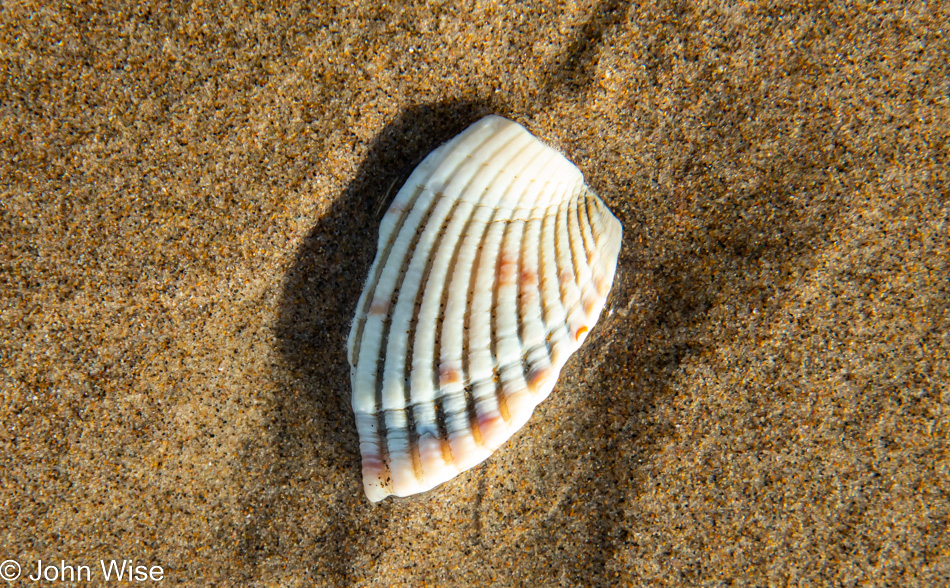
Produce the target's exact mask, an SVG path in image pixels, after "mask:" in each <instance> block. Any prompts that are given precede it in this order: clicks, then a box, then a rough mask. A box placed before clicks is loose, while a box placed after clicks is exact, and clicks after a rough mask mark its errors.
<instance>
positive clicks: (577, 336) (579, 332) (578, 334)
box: [574, 325, 590, 341]
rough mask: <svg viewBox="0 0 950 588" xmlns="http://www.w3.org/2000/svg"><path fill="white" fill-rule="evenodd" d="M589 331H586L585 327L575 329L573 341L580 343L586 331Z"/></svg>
mask: <svg viewBox="0 0 950 588" xmlns="http://www.w3.org/2000/svg"><path fill="white" fill-rule="evenodd" d="M589 330H590V329H588V328H587V326H586V325H585V326H583V327H581V328H579V329H577V331H576V332H575V333H574V340H575V341H580V340H581V339H582V338H583V337H584V335H586V334H587V331H589Z"/></svg>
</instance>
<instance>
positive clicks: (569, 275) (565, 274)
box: [557, 270, 574, 286]
mask: <svg viewBox="0 0 950 588" xmlns="http://www.w3.org/2000/svg"><path fill="white" fill-rule="evenodd" d="M557 279H558V281H559V282H560V283H561V285H562V286H565V285H567V284H570V283H571V282H573V281H574V273H573V272H569V271H567V270H561V272H560V273H558V275H557Z"/></svg>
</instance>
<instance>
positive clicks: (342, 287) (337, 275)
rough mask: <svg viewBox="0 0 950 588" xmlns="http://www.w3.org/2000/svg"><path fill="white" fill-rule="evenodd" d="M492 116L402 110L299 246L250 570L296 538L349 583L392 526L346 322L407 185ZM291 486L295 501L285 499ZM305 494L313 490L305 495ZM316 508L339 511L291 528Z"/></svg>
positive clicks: (320, 567)
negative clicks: (367, 481)
mask: <svg viewBox="0 0 950 588" xmlns="http://www.w3.org/2000/svg"><path fill="white" fill-rule="evenodd" d="M494 111H495V110H493V109H492V108H491V106H490V105H489V104H488V103H483V102H447V103H440V104H433V105H421V106H416V107H412V108H409V109H407V110H406V111H404V112H403V113H402V114H401V115H400V116H399V117H397V118H396V120H395V121H394V122H392V123H391V124H390V125H388V126H387V127H385V128H384V129H383V130H382V131H381V132H380V133H379V135H378V136H377V137H376V139H375V140H374V142H373V145H372V147H371V148H370V150H369V154H368V155H367V157H366V159H365V160H364V162H363V164H362V165H361V166H360V169H359V170H358V171H357V173H356V176H355V178H354V180H353V181H352V182H351V183H350V185H349V186H348V187H347V188H346V190H345V191H344V192H343V193H342V194H340V195H339V197H337V198H335V199H334V202H333V204H332V206H331V208H330V210H329V212H327V213H326V214H324V215H323V216H321V217H320V218H319V219H318V220H317V223H316V224H315V225H314V227H313V228H312V229H311V230H310V231H309V233H308V234H307V236H306V237H305V238H304V239H303V241H302V243H301V245H300V247H299V248H298V250H297V252H296V256H295V259H294V263H293V265H292V266H291V268H290V270H289V271H288V272H287V274H286V277H285V281H284V285H283V290H282V294H281V298H280V303H279V309H278V317H277V322H276V326H275V334H276V339H277V344H278V349H279V352H280V356H281V359H282V365H281V366H279V368H278V369H282V370H285V372H286V373H285V376H286V377H285V378H283V380H284V381H286V382H289V386H288V387H287V388H286V389H282V390H279V391H278V396H277V397H276V398H275V399H274V404H273V406H272V407H270V411H269V415H268V420H269V423H268V431H269V437H270V438H269V439H268V440H267V441H266V446H265V447H264V448H263V449H262V453H261V454H260V455H258V456H256V459H258V460H259V459H264V460H269V462H270V463H267V464H266V465H263V466H262V465H257V466H256V467H257V468H258V469H263V470H265V477H264V479H263V480H262V481H261V482H260V484H259V485H258V487H257V488H256V490H255V491H254V492H253V493H252V495H251V496H249V497H248V502H249V503H250V505H251V507H252V509H251V510H253V511H254V512H255V516H254V518H253V520H254V522H253V523H252V524H251V525H249V526H248V528H247V529H246V530H245V532H244V537H243V541H242V549H241V551H242V555H243V557H244V558H245V559H246V560H247V561H248V563H249V564H250V565H249V567H252V568H253V567H258V566H260V565H262V564H263V563H264V562H265V561H266V560H267V558H270V557H272V556H275V555H278V554H279V550H280V545H281V544H282V543H283V542H285V541H287V540H288V535H290V536H291V539H290V540H292V541H296V542H297V543H298V544H299V543H310V544H312V546H311V550H310V553H311V554H312V559H311V564H310V572H311V578H313V579H314V580H321V581H327V582H329V583H330V584H332V585H345V584H348V583H349V580H350V565H351V562H352V561H354V560H355V556H356V554H355V553H354V550H356V549H358V548H359V546H360V545H361V544H365V543H367V542H369V543H371V542H372V541H371V539H372V536H373V535H374V534H379V533H381V532H383V531H384V530H385V528H386V522H385V517H384V516H383V514H382V513H383V512H384V510H385V509H379V508H377V509H373V508H372V507H370V506H369V503H368V502H367V501H366V500H365V498H364V497H363V488H362V481H361V477H360V455H359V440H358V437H357V434H356V430H355V427H354V426H353V415H352V411H351V409H350V396H349V394H350V392H349V365H348V363H347V358H346V337H347V335H348V333H349V327H350V321H351V320H352V317H353V315H354V313H355V307H356V302H357V298H358V297H359V293H360V291H361V290H362V288H363V282H364V280H365V278H366V274H367V272H368V271H369V266H370V264H371V263H372V260H373V255H374V254H375V251H376V241H377V237H378V231H379V221H380V218H381V216H382V213H383V211H385V209H386V207H387V206H388V203H389V201H391V200H392V198H393V197H394V196H395V193H396V192H397V191H398V189H399V187H400V185H401V184H402V182H403V181H404V180H405V178H406V177H408V175H409V173H410V172H411V171H412V170H413V168H414V167H415V166H416V165H417V164H418V163H419V162H420V161H421V160H422V159H423V158H424V157H425V155H426V154H428V153H429V152H430V151H431V150H432V149H434V148H435V147H437V146H438V145H440V144H442V143H444V142H445V141H447V140H448V139H450V138H451V137H453V136H454V135H456V134H458V133H459V132H461V131H462V130H463V129H464V128H465V127H467V126H468V125H470V124H471V123H473V122H474V121H476V120H478V119H479V118H481V117H482V116H484V115H486V114H488V113H490V112H494ZM246 458H247V459H254V458H255V456H251V455H248V456H246ZM340 480H343V482H342V484H341V482H340ZM291 488H293V489H295V491H296V493H297V494H298V495H297V496H291V495H289V493H288V492H289V489H291ZM301 488H304V489H306V490H307V491H308V492H304V493H303V494H302V495H301V493H300V489H301ZM285 489H287V492H285V491H284V490H285ZM308 500H310V501H313V502H316V501H318V500H324V501H325V500H328V501H329V502H330V511H331V512H332V513H333V516H332V521H330V522H329V524H328V525H327V526H326V527H325V528H324V529H322V530H321V531H320V536H318V537H314V536H313V532H312V531H307V530H306V529H304V528H303V527H302V526H301V524H300V522H299V521H294V520H288V515H293V514H294V513H296V514H298V515H299V514H300V512H301V510H306V501H308ZM324 504H325V502H324ZM295 505H299V506H298V507H297V508H295V507H294V506H295ZM288 506H290V508H288ZM367 540H369V541H367Z"/></svg>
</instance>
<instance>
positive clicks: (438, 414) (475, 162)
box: [406, 128, 520, 483]
mask: <svg viewBox="0 0 950 588" xmlns="http://www.w3.org/2000/svg"><path fill="white" fill-rule="evenodd" d="M515 130H516V129H511V128H503V129H502V131H505V132H506V133H502V136H505V135H508V136H507V137H506V138H505V141H504V143H503V144H501V145H500V146H495V149H494V150H492V151H490V152H484V153H482V152H481V151H483V149H481V146H480V149H481V151H479V153H478V155H479V156H480V157H476V156H474V155H473V156H471V157H470V158H469V159H468V161H467V162H466V172H467V171H468V170H471V171H472V172H473V173H472V174H471V175H469V176H468V177H467V178H466V177H465V176H464V175H462V172H461V170H460V171H459V172H457V173H456V174H454V175H453V177H452V180H451V181H452V182H453V186H454V185H456V183H461V184H462V185H461V186H460V187H459V188H458V189H457V193H456V192H455V191H453V194H456V199H455V201H454V203H453V205H452V209H451V210H450V211H449V213H448V214H447V215H446V216H445V217H444V220H443V222H442V224H441V226H440V228H439V230H438V232H437V235H436V237H435V238H434V240H433V243H432V244H431V246H430V247H429V248H427V251H426V253H425V259H426V266H425V269H424V271H423V274H422V278H421V280H420V284H425V287H424V288H419V289H418V290H417V291H416V297H415V304H414V308H413V313H412V317H411V319H410V322H409V333H408V342H409V346H410V348H409V349H408V350H407V353H406V356H407V357H409V358H412V360H411V362H406V363H407V366H406V368H407V369H408V368H410V367H411V369H412V370H415V369H417V366H420V365H427V366H429V369H427V370H426V371H427V373H428V377H429V378H431V382H430V385H431V386H432V390H433V397H432V402H433V403H434V405H435V409H434V414H433V416H434V417H435V418H434V420H435V423H434V424H435V427H436V430H437V431H438V434H439V439H447V438H448V435H447V428H446V423H445V420H444V419H445V414H446V406H445V401H444V398H443V396H442V394H441V392H440V388H439V382H438V377H439V374H438V372H437V371H436V370H434V369H431V366H432V363H431V362H426V361H425V357H424V355H422V353H424V352H420V351H418V350H417V349H416V348H415V340H416V338H417V337H416V334H417V333H418V329H419V323H420V321H421V319H422V313H423V312H424V311H425V309H426V308H427V306H426V301H427V300H430V299H431V298H433V297H435V296H436V295H438V296H439V298H440V300H441V299H442V297H441V293H438V294H437V293H436V290H437V289H438V286H439V285H440V284H441V283H437V282H438V279H437V278H436V279H432V278H431V275H432V271H433V267H434V264H435V263H436V261H437V259H438V256H439V254H440V252H441V251H442V249H443V247H444V246H447V245H450V246H452V247H453V250H454V247H455V245H456V244H457V243H458V242H459V241H460V239H459V238H458V237H457V236H456V235H455V234H453V235H449V234H448V227H449V226H451V225H452V224H458V223H459V222H462V221H461V220H460V219H463V220H465V221H467V220H468V219H470V218H471V215H472V212H473V210H472V209H471V207H470V206H468V204H467V202H466V201H465V198H464V195H465V194H466V192H467V191H469V190H470V186H471V184H472V182H473V181H475V180H476V177H477V174H476V173H475V172H476V171H477V170H478V168H480V167H481V166H482V164H481V161H482V160H483V159H484V158H486V157H490V156H491V155H493V154H495V153H497V152H500V151H503V150H504V149H506V148H508V146H509V145H511V144H512V143H513V142H514V141H516V140H517V139H518V137H519V136H520V135H519V134H518V133H516V132H515V133H513V132H512V131H515ZM496 137H497V135H496ZM459 178H461V180H460V179H459ZM462 204H465V205H466V207H467V208H468V209H469V210H468V216H467V217H464V218H463V217H459V216H457V212H458V210H459V207H460V205H462ZM447 236H448V237H449V239H452V238H453V237H454V241H446V242H444V240H445V239H446V237H447ZM441 271H442V270H441V268H438V271H437V274H441ZM446 275H447V272H446ZM443 282H444V277H443ZM441 322H442V321H441V320H440V319H439V317H438V316H436V317H435V324H434V325H432V326H433V329H434V331H435V334H434V336H433V353H437V352H438V350H437V346H436V343H437V341H438V337H439V333H438V332H439V330H440V325H441ZM410 373H411V372H410ZM410 377H412V376H410ZM420 377H422V374H420ZM413 379H414V378H413ZM409 392H410V394H409V396H408V403H409V405H410V406H415V405H417V404H418V403H415V402H414V401H413V399H412V395H411V392H412V388H411V387H410V390H409ZM418 424H419V423H418V422H416V423H414V426H416V427H418ZM430 426H431V425H427V427H426V428H427V429H428V428H429V427H430ZM414 433H416V436H415V439H416V440H418V439H419V437H420V436H419V434H418V433H419V432H418V431H414ZM448 454H449V456H451V455H452V451H451V448H450V447H449V448H448ZM446 465H448V464H446ZM425 469H426V468H425V466H423V476H425V473H426V472H425ZM419 482H420V483H421V482H423V480H419Z"/></svg>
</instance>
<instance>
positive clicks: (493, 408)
mask: <svg viewBox="0 0 950 588" xmlns="http://www.w3.org/2000/svg"><path fill="white" fill-rule="evenodd" d="M537 145H538V143H537V142H536V140H535V142H534V143H532V146H533V147H537ZM546 155H547V156H548V158H547V159H542V161H543V163H542V164H541V165H540V167H541V169H544V167H545V166H546V164H547V163H549V161H550V159H551V157H550V154H549V153H548V152H547V151H545V150H543V149H537V150H536V151H535V152H534V153H533V154H532V156H531V159H530V160H529V161H528V162H526V164H524V165H523V166H522V168H520V169H519V170H518V171H519V172H520V171H523V170H525V169H531V168H532V167H533V166H538V163H537V162H538V160H539V159H541V158H543V157H544V156H546ZM512 189H513V185H509V187H508V189H506V191H505V193H504V194H503V195H501V197H500V198H501V199H502V200H503V199H504V198H506V197H507V195H508V193H509V192H510V191H511V190H512ZM522 195H523V194H522ZM513 210H514V207H500V206H499V207H497V210H496V211H495V214H496V215H498V214H499V213H501V215H502V219H501V221H504V222H501V221H499V222H498V223H488V224H487V225H486V227H485V228H484V229H483V231H482V233H481V235H480V238H479V242H480V243H481V245H480V247H481V252H480V256H484V255H488V256H489V257H488V258H484V259H481V260H480V264H479V267H478V270H477V271H476V272H475V275H474V276H473V278H472V279H473V282H472V286H471V290H472V292H473V296H472V297H471V300H470V301H469V309H468V311H467V312H466V319H467V321H468V322H469V324H471V321H472V320H473V319H474V318H475V315H476V313H478V312H483V313H484V314H485V315H487V316H486V317H485V318H487V322H488V324H487V325H486V326H487V327H488V332H487V333H486V337H485V339H486V340H485V341H484V343H482V342H478V341H477V343H478V345H479V346H480V345H481V344H487V349H486V351H487V353H488V355H489V366H490V368H489V372H488V373H486V376H489V375H490V377H491V382H490V383H489V382H488V381H483V382H479V381H478V380H476V379H475V378H474V377H473V376H472V374H471V372H469V373H468V374H467V375H468V377H469V379H470V380H471V381H472V382H473V384H474V386H473V400H474V402H475V409H476V414H477V418H478V420H479V421H480V422H481V423H482V425H484V426H485V427H486V428H487V429H490V431H488V433H489V434H488V437H489V438H490V439H491V441H489V445H494V446H497V444H499V443H501V442H503V441H504V439H507V437H508V436H509V431H508V423H509V422H510V414H508V409H507V403H506V400H505V398H504V396H503V394H502V388H501V382H500V378H499V377H498V372H497V364H498V362H497V349H496V348H495V346H494V344H495V343H497V341H496V338H495V337H494V333H495V332H496V321H497V315H496V312H495V311H496V308H497V293H498V290H497V288H498V280H497V279H496V278H497V277H498V273H499V271H498V265H499V264H500V262H501V259H502V253H501V249H502V247H503V242H504V237H505V233H507V231H508V230H509V229H510V222H509V219H510V216H511V212H510V211H513ZM492 220H494V217H493V219H492ZM494 224H498V225H499V226H492V225H494ZM499 232H501V234H498V233H499ZM481 292H485V294H484V295H483V296H481V297H479V293H481ZM476 297H479V298H478V300H479V301H480V302H481V303H480V304H479V309H476V307H475V303H476ZM486 303H487V308H482V307H484V306H485V304H486ZM470 331H471V329H470ZM470 345H471V343H470ZM480 384H481V385H480ZM482 387H485V388H487V387H491V391H490V392H487V391H481V392H480V391H479V390H478V388H482ZM486 392H487V393H486ZM493 414H494V415H496V416H493ZM499 418H500V419H501V421H498V419H499ZM496 431H497V432H496ZM499 438H500V440H499Z"/></svg>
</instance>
